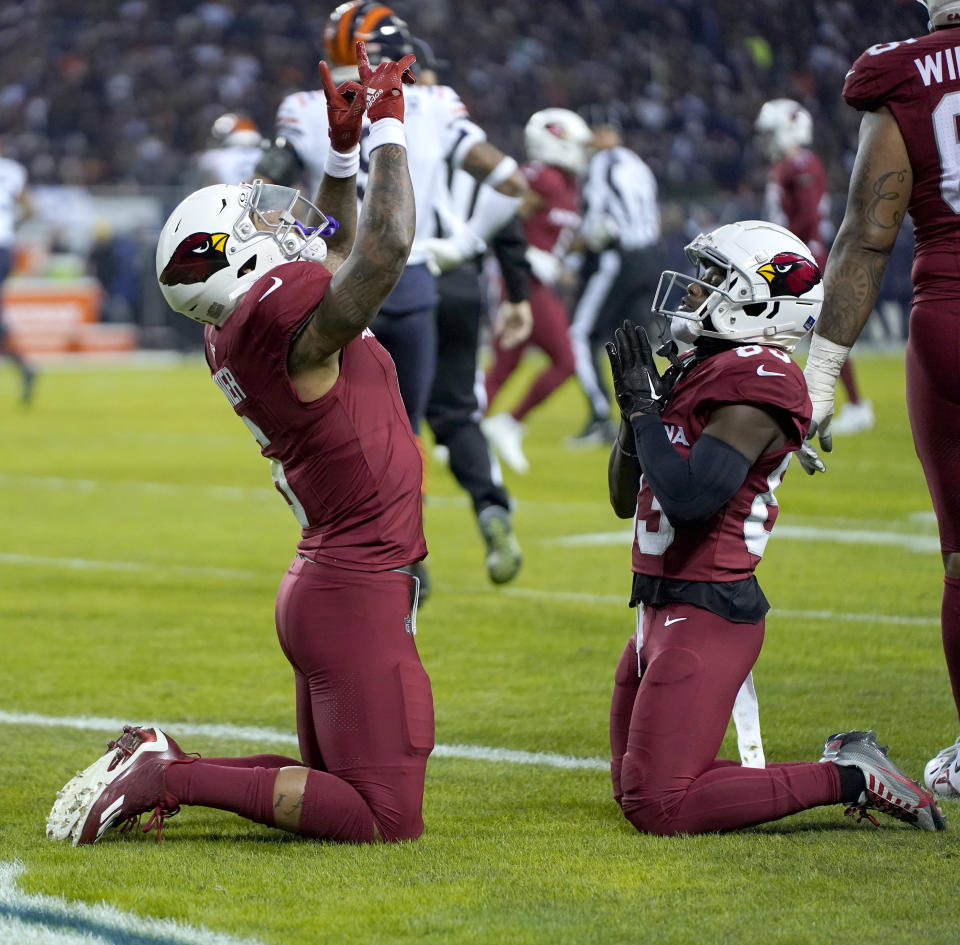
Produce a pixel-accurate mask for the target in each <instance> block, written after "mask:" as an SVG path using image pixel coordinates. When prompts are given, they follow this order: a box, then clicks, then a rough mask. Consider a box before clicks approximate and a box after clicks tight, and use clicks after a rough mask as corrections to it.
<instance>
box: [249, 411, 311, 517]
mask: <svg viewBox="0 0 960 945" xmlns="http://www.w3.org/2000/svg"><path fill="white" fill-rule="evenodd" d="M240 419H241V420H242V421H243V422H244V423H245V424H246V425H247V429H248V430H249V431H250V432H251V433H252V434H253V437H254V439H255V440H256V441H257V442H258V443H259V444H260V447H261V449H266V448H267V447H268V446H269V445H270V440H269V438H268V437H267V435H266V434H265V433H264V432H263V430H261V429H260V427H258V426H257V425H256V424H255V423H254V422H253V421H252V420H251V419H250V418H249V417H244V416H243V415H242V414H241V416H240ZM270 476H271V478H272V479H273V484H274V485H275V486H276V487H277V490H278V491H279V492H280V494H281V495H282V496H283V497H284V498H285V499H286V500H287V505H289V506H290V511H291V512H293V517H294V518H295V519H296V520H297V521H298V522H299V523H300V525H301V527H302V528H307V527H308V526H309V525H310V523H309V522H308V521H307V512H306V510H305V509H304V507H303V503H302V502H301V501H300V500H299V499H298V498H297V497H296V495H294V492H293V489H291V488H290V483H288V482H287V474H286V472H285V471H284V468H283V463H281V462H280V461H279V460H276V459H271V460H270Z"/></svg>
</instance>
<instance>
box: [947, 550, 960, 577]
mask: <svg viewBox="0 0 960 945" xmlns="http://www.w3.org/2000/svg"><path fill="white" fill-rule="evenodd" d="M943 573H944V576H945V577H948V578H955V579H956V578H960V551H951V552H950V553H949V554H945V555H944V556H943Z"/></svg>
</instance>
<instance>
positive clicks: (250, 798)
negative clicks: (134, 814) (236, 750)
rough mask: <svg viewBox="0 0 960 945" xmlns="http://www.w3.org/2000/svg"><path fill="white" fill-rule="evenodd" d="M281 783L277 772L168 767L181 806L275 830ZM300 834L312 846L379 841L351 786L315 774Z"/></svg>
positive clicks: (200, 763) (200, 764)
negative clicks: (276, 792) (221, 813)
mask: <svg viewBox="0 0 960 945" xmlns="http://www.w3.org/2000/svg"><path fill="white" fill-rule="evenodd" d="M274 757H276V756H274ZM281 767H283V766H281ZM297 767H302V766H301V765H298V766H297ZM276 778H277V769H276V768H264V767H254V768H238V767H228V766H225V765H218V764H211V763H209V762H208V761H206V760H205V759H201V760H193V759H191V761H190V763H186V762H174V763H172V764H170V765H168V766H167V769H166V771H165V773H164V782H165V784H164V786H165V787H166V789H167V791H169V792H170V793H171V794H173V795H174V796H175V797H176V798H177V800H178V801H179V802H180V803H181V804H193V805H197V806H200V807H215V808H217V809H218V810H226V811H231V812H232V813H234V814H239V815H240V816H241V817H245V818H246V819H247V820H252V821H254V822H255V823H258V824H265V825H266V826H267V827H273V826H275V822H274V816H273V787H274V782H275V781H276ZM298 833H299V834H300V835H301V836H303V837H309V838H310V839H312V840H335V841H337V842H339V843H372V842H373V840H374V838H375V834H374V824H373V814H372V813H371V811H370V808H369V807H368V806H367V804H366V802H365V801H364V800H363V798H362V797H361V796H360V795H359V794H358V793H357V791H356V790H355V789H354V788H353V787H351V786H350V785H349V784H347V782H346V781H343V780H341V779H340V778H338V777H335V776H334V775H332V774H328V773H327V772H325V771H314V770H313V769H311V770H310V771H309V772H308V774H307V782H306V788H305V790H304V795H303V809H302V810H301V813H300V829H299V831H298Z"/></svg>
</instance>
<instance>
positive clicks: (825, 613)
mask: <svg viewBox="0 0 960 945" xmlns="http://www.w3.org/2000/svg"><path fill="white" fill-rule="evenodd" d="M435 587H436V588H437V590H440V591H445V592H450V593H454V594H481V595H484V596H488V597H492V596H496V595H499V594H504V595H506V596H507V597H526V598H530V599H532V600H556V601H566V602H569V603H574V604H612V605H614V606H617V605H620V606H621V607H624V608H625V607H626V605H627V601H628V599H629V598H628V596H627V595H626V594H588V593H585V592H581V591H548V590H542V589H541V588H535V587H498V588H491V587H480V586H476V587H455V586H453V585H450V584H439V583H438V584H436V585H435ZM770 615H771V616H774V617H789V618H796V619H799V620H835V621H842V622H846V623H890V624H900V625H903V626H918V627H921V626H923V627H925V626H931V627H933V626H937V627H939V626H940V618H939V617H912V616H905V615H900V614H871V613H862V612H861V613H855V612H844V611H837V610H789V609H786V608H780V607H773V608H771V610H770ZM629 622H630V623H631V624H632V623H633V618H630V621H629Z"/></svg>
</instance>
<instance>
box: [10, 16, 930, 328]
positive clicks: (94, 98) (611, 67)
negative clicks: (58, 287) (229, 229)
mask: <svg viewBox="0 0 960 945" xmlns="http://www.w3.org/2000/svg"><path fill="white" fill-rule="evenodd" d="M394 7H395V9H396V12H397V13H398V14H399V15H400V16H401V17H405V18H406V19H408V21H410V22H411V23H415V24H416V32H417V33H418V34H419V35H420V36H421V37H422V38H424V39H426V40H428V41H430V42H433V43H434V44H435V45H438V46H439V44H441V43H442V47H443V49H444V63H443V65H442V69H441V75H440V81H441V82H443V83H447V84H450V85H451V86H453V87H454V88H456V89H457V91H458V93H459V94H460V96H461V98H462V99H463V101H464V103H465V105H466V106H467V108H468V109H469V111H470V113H471V116H472V117H473V119H474V120H475V121H476V122H477V123H478V124H479V125H481V126H482V127H483V128H484V129H485V130H486V131H487V133H488V136H489V139H490V141H491V142H493V143H495V144H496V145H497V146H498V147H500V148H501V149H502V150H503V151H504V152H505V153H508V154H520V153H522V135H523V126H524V123H525V121H526V119H527V118H528V117H529V115H530V113H531V112H532V111H534V110H537V109H540V108H545V107H565V108H570V109H572V110H574V111H576V112H578V113H579V114H580V115H582V117H584V118H585V119H586V120H587V122H588V123H589V124H591V125H592V126H597V125H599V124H602V123H612V124H613V125H615V126H617V127H618V128H619V129H620V130H621V132H622V135H623V143H624V145H625V146H627V147H628V148H631V149H632V150H634V151H635V152H636V153H637V154H639V155H640V157H641V158H643V160H644V161H646V163H647V164H648V165H649V167H650V169H651V171H652V172H653V174H654V177H655V178H656V180H657V182H658V184H659V190H660V198H661V201H662V205H663V210H664V215H663V224H664V226H663V233H664V240H665V247H666V249H667V250H668V252H672V253H673V262H674V264H677V265H678V264H679V263H680V259H679V258H678V256H677V254H678V253H679V250H680V248H681V247H682V246H683V245H684V243H686V242H687V241H688V240H689V239H690V238H692V236H694V235H696V233H698V232H701V231H703V230H707V229H710V228H711V227H712V226H715V225H716V224H717V223H718V222H724V221H729V220H734V219H743V218H759V217H761V216H762V213H761V199H762V193H763V186H764V181H765V177H766V166H765V162H764V161H763V159H762V158H761V157H760V156H759V155H758V154H757V152H756V149H755V148H754V147H753V146H752V144H751V137H752V123H753V120H754V117H755V116H756V114H757V111H758V109H759V107H760V105H761V104H762V103H763V101H765V100H766V99H767V98H769V97H771V96H778V95H782V96H788V97H790V98H793V99H796V100H797V101H799V102H801V103H802V104H803V105H804V107H805V108H807V109H808V110H809V111H810V113H811V115H812V116H813V121H814V127H815V129H816V136H815V147H816V148H817V150H818V152H819V153H820V155H821V157H822V158H823V160H824V163H825V164H826V166H827V169H828V174H829V189H830V191H831V193H832V194H834V195H835V196H836V197H837V198H838V199H836V200H835V202H834V210H835V212H836V213H837V214H839V213H840V212H841V211H842V207H843V200H842V195H843V194H844V193H845V190H846V182H847V179H848V176H849V172H850V168H851V166H852V160H853V154H854V152H855V147H856V116H855V115H854V114H853V113H851V112H850V110H849V109H845V108H844V107H843V104H842V101H841V99H840V95H839V90H840V88H841V86H842V83H843V76H844V73H845V71H846V69H847V67H848V66H849V64H850V62H852V60H853V58H854V57H855V56H856V55H857V54H858V52H859V51H860V50H862V48H863V47H864V46H865V45H869V44H870V43H873V42H880V41H882V40H885V39H886V38H887V37H889V36H890V35H896V34H897V33H898V32H903V24H904V23H905V22H909V23H911V24H915V30H914V31H915V32H920V31H922V29H923V13H922V11H921V9H920V7H919V6H918V5H917V4H916V3H914V2H913V0H884V2H883V3H876V2H875V0H837V2H833V0H816V2H813V3H810V4H805V5H802V6H800V7H797V8H796V9H792V10H791V12H790V16H789V17H785V16H783V15H782V13H783V11H782V5H781V3H780V2H779V0H762V2H757V3H754V4H750V5H744V4H738V3H736V2H734V0H715V2H712V3H693V2H692V0H675V2H673V3H670V4H667V3H664V2H662V0H631V2H629V3H621V2H617V0H543V2H540V3H537V4H534V3H532V2H530V0H519V2H516V3H510V4H507V3H496V4H482V5H476V4H462V3H456V2H454V0H423V2H420V3H416V4H415V3H413V2H412V0H400V2H398V3H396V4H394ZM328 12H329V11H328V9H327V7H326V6H324V5H322V4H321V5H319V6H317V5H316V4H314V3H309V2H307V0H285V2H279V3H267V2H265V0H251V2H244V3H241V2H238V0H208V2H203V0H171V2H169V3H167V4H165V5H164V9H163V12H162V14H161V13H160V12H158V11H157V10H156V8H155V7H153V6H151V5H150V4H147V3H146V2H144V0H126V2H123V0H121V2H113V0H86V2H85V3H83V4H81V5H70V6H69V7H64V6H63V5H57V4H54V3H53V2H52V0H16V2H11V3H8V4H5V5H4V7H3V9H2V10H0V51H2V53H3V55H0V134H2V135H3V136H4V141H5V148H6V152H7V154H8V155H9V156H11V157H13V158H15V159H17V160H19V161H20V162H21V163H23V164H24V165H25V166H26V167H27V169H28V172H29V175H30V178H31V181H32V182H33V184H34V185H35V188H36V189H37V190H38V193H39V192H40V191H42V190H43V189H44V188H46V187H53V186H56V187H71V188H76V191H75V192H78V191H79V189H80V188H87V189H96V188H100V189H103V190H104V191H108V192H110V193H112V194H117V193H120V194H124V195H134V194H143V193H150V194H153V195H155V199H159V200H160V201H161V202H162V207H161V210H160V212H159V216H160V218H161V219H162V216H163V215H165V214H166V213H167V212H169V210H170V209H171V208H172V207H173V206H174V205H175V204H176V203H177V201H178V200H179V199H181V198H182V197H183V196H184V194H186V193H187V192H188V191H189V190H190V189H191V186H192V181H193V180H194V179H195V178H192V177H191V162H192V160H193V157H194V155H196V154H197V153H198V152H200V151H202V150H203V149H205V148H207V147H209V136H210V129H211V127H212V125H213V123H214V122H215V121H216V119H217V118H218V117H219V116H221V115H223V114H225V113H240V112H242V113H246V114H247V115H248V116H249V117H250V119H251V120H252V121H253V123H254V124H255V125H256V126H257V127H259V128H260V129H261V130H262V131H267V130H268V129H272V128H273V124H274V116H275V113H276V109H277V106H278V105H279V104H280V102H281V101H282V100H283V98H284V97H285V96H286V95H287V94H289V93H290V92H293V91H295V90H297V89H309V88H315V87H316V63H317V59H318V58H319V55H320V52H321V50H322V49H323V27H324V24H325V21H326V17H327V14H328ZM586 24H589V29H585V25H586ZM571 63H576V66H577V68H576V69H575V70H574V69H571V68H570V65H571ZM79 202H80V203H82V201H79ZM38 206H39V210H40V212H39V213H38V215H37V217H36V219H35V225H36V226H38V227H39V226H40V225H41V224H40V221H41V220H42V219H43V218H44V208H45V207H48V206H50V207H54V206H56V207H57V208H58V212H59V209H60V208H62V207H63V206H64V201H63V200H62V199H54V198H52V197H51V198H50V199H49V200H43V201H38ZM134 216H136V214H133V213H129V214H127V216H126V217H124V218H122V219H121V220H119V221H117V220H111V224H112V226H113V228H114V232H115V235H116V238H117V239H121V240H122V239H125V238H126V236H127V235H128V234H126V233H124V232H123V229H124V226H126V227H127V228H128V229H129V228H130V227H131V226H133V225H134V224H133V223H132V220H133V218H134ZM96 222H97V221H96V219H95V218H94V219H92V220H90V221H89V228H90V229H92V228H93V226H94V225H95V224H96ZM158 225H159V224H158ZM50 229H53V228H52V226H51V227H50ZM82 237H83V234H82V227H77V226H73V227H71V228H70V230H69V232H66V233H63V234H59V235H57V234H54V235H52V236H50V239H56V238H60V239H69V241H70V242H71V243H76V242H79V243H81V244H83V243H84V242H85V241H84V239H83V238H82ZM154 238H155V233H154V232H151V233H150V234H149V235H148V236H145V237H144V239H143V241H142V242H143V244H144V246H146V244H147V243H148V242H151V241H152V240H153V239H154ZM906 252H907V253H908V252H909V247H907V250H906ZM142 255H143V259H141V260H140V261H139V263H138V268H139V269H140V270H141V271H144V272H148V271H149V260H148V259H147V258H146V257H147V256H148V255H149V254H148V253H147V251H146V250H145V249H144V251H143V253H142ZM902 255H903V254H901V257H902ZM908 268H909V267H908V262H907V261H906V260H905V258H900V259H898V260H897V261H895V263H894V265H893V266H892V267H891V269H892V270H894V271H892V272H891V274H890V277H889V278H888V282H889V283H890V284H891V285H892V284H894V282H896V284H897V285H899V286H902V285H903V284H904V283H905V281H906V278H907V276H906V274H905V270H906V269H908ZM140 289H141V292H140V297H139V299H138V300H137V302H138V304H137V305H136V306H134V309H135V312H134V314H135V317H136V320H137V321H138V322H140V324H141V327H145V328H146V331H144V332H142V341H143V342H144V343H146V344H148V345H149V346H155V345H161V346H162V345H164V344H170V343H172V344H173V345H175V346H178V347H189V346H195V345H197V344H198V339H197V338H196V336H195V335H193V334H191V333H189V332H186V331H184V329H183V326H179V327H177V326H176V325H175V323H174V324H170V323H169V321H165V319H166V317H167V314H168V313H167V311H166V309H165V308H162V306H161V305H160V302H159V300H158V299H157V298H156V297H155V294H151V293H153V292H154V289H153V286H152V283H151V280H147V279H141V280H140ZM901 297H902V293H901V294H900V295H898V296H897V298H896V299H895V300H896V301H897V302H898V303H899V302H900V301H901ZM161 308H162V310H161ZM886 324H887V325H888V326H889V327H890V331H889V335H890V338H891V340H894V341H898V340H901V339H902V338H903V336H904V325H903V320H902V316H901V317H900V318H898V317H897V314H895V313H892V314H891V315H889V316H888V318H887V322H886ZM157 326H159V328H158V327H157Z"/></svg>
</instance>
